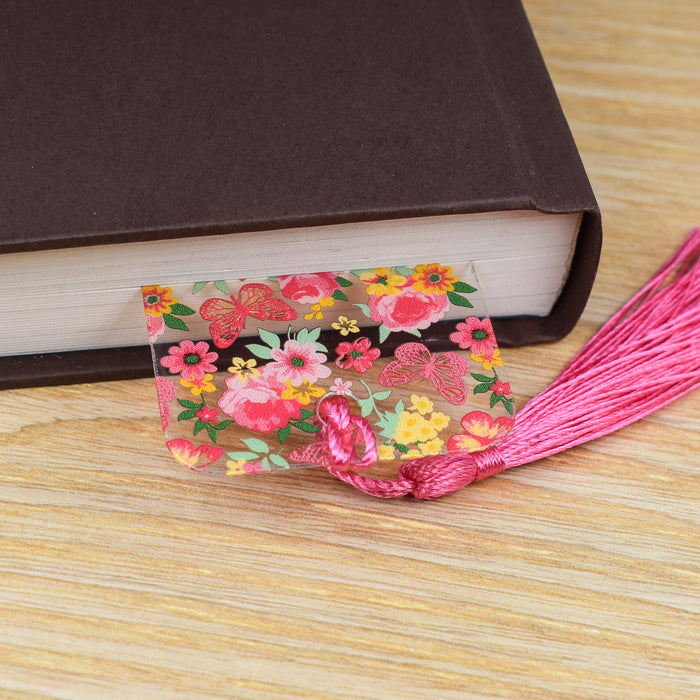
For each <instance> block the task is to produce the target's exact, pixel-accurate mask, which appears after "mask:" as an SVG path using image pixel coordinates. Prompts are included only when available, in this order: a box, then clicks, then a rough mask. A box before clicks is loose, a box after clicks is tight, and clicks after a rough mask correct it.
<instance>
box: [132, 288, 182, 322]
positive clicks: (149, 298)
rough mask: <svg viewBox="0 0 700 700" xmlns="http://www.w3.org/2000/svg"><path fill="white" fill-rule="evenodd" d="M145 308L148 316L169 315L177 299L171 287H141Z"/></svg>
mask: <svg viewBox="0 0 700 700" xmlns="http://www.w3.org/2000/svg"><path fill="white" fill-rule="evenodd" d="M141 293H142V294H143V306H144V309H145V310H146V315H147V316H162V315H163V314H169V313H170V310H171V309H172V307H173V305H174V304H177V299H176V298H175V297H174V296H173V290H172V289H170V287H159V286H158V285H157V284H152V285H149V286H148V287H141Z"/></svg>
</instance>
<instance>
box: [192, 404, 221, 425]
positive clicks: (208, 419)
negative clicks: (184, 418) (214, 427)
mask: <svg viewBox="0 0 700 700" xmlns="http://www.w3.org/2000/svg"><path fill="white" fill-rule="evenodd" d="M194 415H195V416H197V418H199V420H201V421H202V423H213V422H214V421H215V420H216V417H217V416H218V415H219V409H218V408H209V406H202V408H200V409H199V411H197V413H195V414H194Z"/></svg>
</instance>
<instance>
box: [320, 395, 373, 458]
mask: <svg viewBox="0 0 700 700" xmlns="http://www.w3.org/2000/svg"><path fill="white" fill-rule="evenodd" d="M317 422H319V423H320V424H321V430H319V432H318V433H317V434H316V442H317V444H320V445H321V446H322V448H323V453H324V456H325V460H324V461H325V462H326V464H325V465H324V466H326V467H328V468H335V469H339V470H341V471H345V470H347V469H349V468H351V467H352V468H355V469H364V468H366V467H369V466H370V465H372V464H374V463H375V462H376V461H377V442H376V440H375V439H374V433H373V432H372V426H371V425H370V423H369V422H368V421H367V419H366V418H363V417H362V416H355V415H353V414H352V413H351V412H350V405H349V404H348V401H347V399H346V398H345V397H344V396H328V397H324V398H323V399H321V401H319V403H318V407H317ZM358 448H361V449H363V454H362V457H360V456H359V455H358Z"/></svg>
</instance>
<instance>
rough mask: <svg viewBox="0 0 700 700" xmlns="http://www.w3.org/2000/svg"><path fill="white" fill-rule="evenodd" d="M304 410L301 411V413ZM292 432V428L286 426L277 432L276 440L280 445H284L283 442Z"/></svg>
mask: <svg viewBox="0 0 700 700" xmlns="http://www.w3.org/2000/svg"><path fill="white" fill-rule="evenodd" d="M303 410H304V409H302V412H303ZM291 430H292V426H291V425H289V424H287V425H285V427H284V428H280V429H279V430H278V431H277V439H278V440H279V441H280V445H282V444H284V441H285V440H286V439H287V438H288V437H289V433H290V432H291Z"/></svg>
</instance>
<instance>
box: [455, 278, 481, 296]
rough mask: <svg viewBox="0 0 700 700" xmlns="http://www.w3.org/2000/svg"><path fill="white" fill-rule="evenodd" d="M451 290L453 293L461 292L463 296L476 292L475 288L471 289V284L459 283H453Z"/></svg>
mask: <svg viewBox="0 0 700 700" xmlns="http://www.w3.org/2000/svg"><path fill="white" fill-rule="evenodd" d="M452 289H453V291H455V292H463V293H464V294H473V293H474V292H476V287H472V286H471V284H467V283H466V282H461V281H460V282H455V283H454V285H453V287H452Z"/></svg>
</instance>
